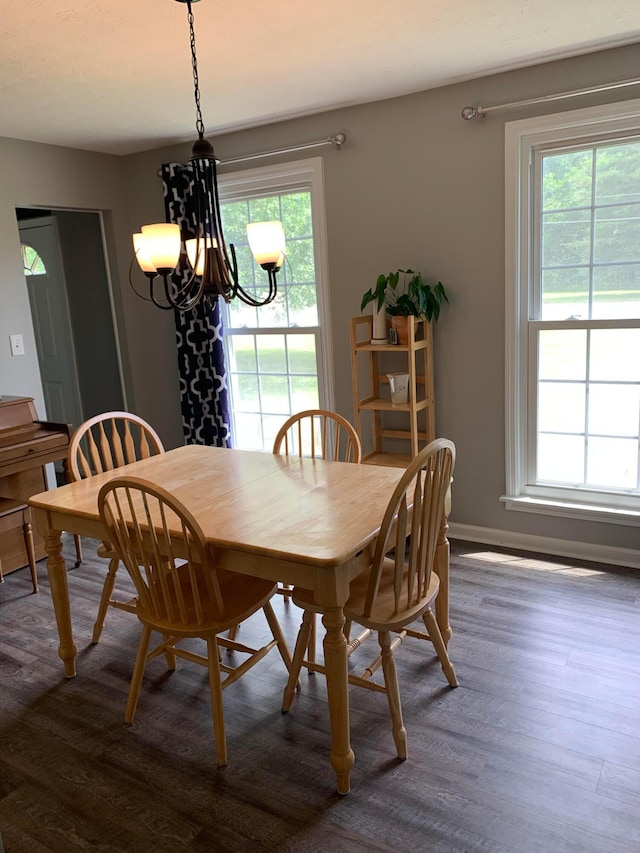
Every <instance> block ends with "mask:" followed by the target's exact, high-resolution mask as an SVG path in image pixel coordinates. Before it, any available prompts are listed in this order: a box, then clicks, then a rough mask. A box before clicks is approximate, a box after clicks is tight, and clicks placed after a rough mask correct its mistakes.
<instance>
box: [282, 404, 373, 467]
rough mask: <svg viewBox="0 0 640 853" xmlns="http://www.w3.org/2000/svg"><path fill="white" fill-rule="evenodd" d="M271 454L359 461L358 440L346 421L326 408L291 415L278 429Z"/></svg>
mask: <svg viewBox="0 0 640 853" xmlns="http://www.w3.org/2000/svg"><path fill="white" fill-rule="evenodd" d="M273 452H274V453H275V454H281V455H283V456H310V457H313V458H315V459H332V460H334V461H336V462H337V461H341V462H360V461H361V460H362V446H361V444H360V438H359V437H358V433H357V432H356V431H355V429H354V428H353V426H352V425H351V424H350V423H349V421H348V420H347V419H346V418H343V417H342V415H339V414H337V412H330V411H329V410H328V409H306V410H305V411H304V412H298V413H297V414H295V415H291V417H290V418H288V419H287V420H286V421H285V422H284V423H283V424H282V426H281V427H280V429H279V430H278V434H277V435H276V438H275V441H274V442H273Z"/></svg>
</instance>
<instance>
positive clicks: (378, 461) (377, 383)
mask: <svg viewBox="0 0 640 853" xmlns="http://www.w3.org/2000/svg"><path fill="white" fill-rule="evenodd" d="M408 319H409V343H408V344H407V345H406V346H405V345H401V344H383V345H381V346H376V345H373V344H371V337H372V334H373V317H372V316H371V315H367V316H362V317H352V318H351V330H350V334H351V377H352V382H353V408H354V414H355V426H356V431H357V433H358V435H359V436H360V440H361V441H362V443H363V447H364V448H366V447H367V446H368V444H369V441H368V434H367V435H365V429H366V427H367V426H369V425H370V428H371V441H372V445H373V447H372V449H371V450H370V451H366V450H365V455H364V457H363V460H362V461H363V462H369V463H371V464H374V465H390V466H397V467H405V466H406V465H407V464H408V463H409V461H410V460H411V459H413V457H414V456H415V455H416V454H417V453H418V451H419V450H421V449H422V447H424V446H425V445H426V444H428V443H429V442H430V441H433V439H434V438H435V437H436V436H435V405H434V393H433V328H432V324H431V323H425V322H423V323H421V324H418V323H416V321H415V318H414V317H409V318H408ZM418 325H420V327H421V334H422V337H420V335H419V337H420V340H416V339H415V337H416V328H417V327H418ZM390 353H395V354H396V356H397V354H399V353H400V354H403V355H404V358H403V362H404V363H403V365H402V367H401V368H398V367H397V364H396V365H395V366H394V365H393V364H392V363H391V357H390V355H389V354H390ZM362 356H364V358H365V359H366V361H367V364H366V368H367V369H366V375H367V379H366V380H364V381H363V379H362V373H363V368H362V365H361V364H360V360H361V358H362ZM385 362H386V366H385ZM399 369H400V370H402V371H406V372H407V373H408V374H409V401H408V403H405V404H402V405H395V406H394V405H393V404H392V402H391V394H390V389H389V380H388V379H387V375H386V374H387V373H390V372H398V370H399ZM387 413H394V415H404V416H405V418H406V417H408V421H409V423H408V426H407V427H404V428H397V427H396V426H395V425H392V424H391V423H389V417H390V416H389V415H388V414H387ZM367 416H368V417H367ZM395 420H396V421H397V420H399V418H395ZM385 439H387V440H390V439H396V440H397V439H400V440H403V441H405V442H407V443H408V447H407V449H406V451H405V452H396V451H393V450H391V451H390V450H388V449H387V446H386V445H387V444H388V441H385Z"/></svg>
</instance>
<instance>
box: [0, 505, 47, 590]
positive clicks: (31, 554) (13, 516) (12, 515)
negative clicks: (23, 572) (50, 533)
mask: <svg viewBox="0 0 640 853" xmlns="http://www.w3.org/2000/svg"><path fill="white" fill-rule="evenodd" d="M19 528H22V536H23V538H24V548H25V551H26V557H27V561H28V564H29V569H30V570H31V581H32V583H33V591H34V592H38V574H37V572H36V555H35V549H34V546H33V533H32V530H31V512H30V510H29V507H28V506H27V505H26V504H25V503H21V502H20V501H14V500H9V499H8V498H0V536H2V535H3V534H5V533H9V532H10V531H13V530H17V529H19ZM0 583H4V576H3V574H2V560H1V559H0Z"/></svg>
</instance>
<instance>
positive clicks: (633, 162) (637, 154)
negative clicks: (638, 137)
mask: <svg viewBox="0 0 640 853" xmlns="http://www.w3.org/2000/svg"><path fill="white" fill-rule="evenodd" d="M629 201H640V142H631V143H629V142H625V143H624V144H622V145H608V146H603V147H601V148H599V149H598V150H597V153H596V204H612V203H613V204H616V203H620V202H623V203H624V202H629Z"/></svg>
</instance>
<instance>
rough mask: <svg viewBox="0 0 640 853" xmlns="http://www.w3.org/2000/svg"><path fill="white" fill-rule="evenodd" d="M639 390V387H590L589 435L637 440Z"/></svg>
mask: <svg viewBox="0 0 640 853" xmlns="http://www.w3.org/2000/svg"><path fill="white" fill-rule="evenodd" d="M639 424H640V387H639V386H637V385H591V386H590V388H589V432H591V433H600V434H601V435H609V436H623V435H625V436H635V437H637V436H638V432H639Z"/></svg>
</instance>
